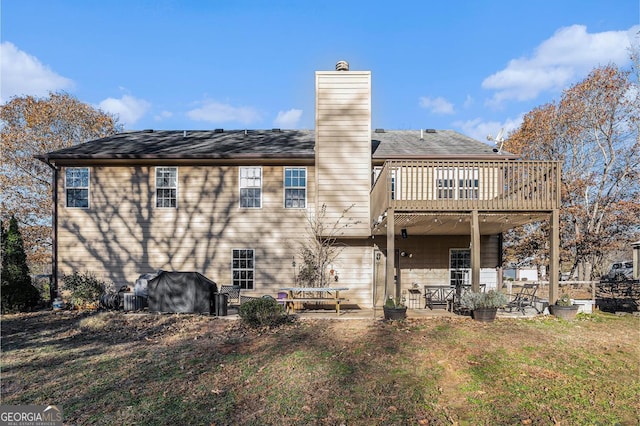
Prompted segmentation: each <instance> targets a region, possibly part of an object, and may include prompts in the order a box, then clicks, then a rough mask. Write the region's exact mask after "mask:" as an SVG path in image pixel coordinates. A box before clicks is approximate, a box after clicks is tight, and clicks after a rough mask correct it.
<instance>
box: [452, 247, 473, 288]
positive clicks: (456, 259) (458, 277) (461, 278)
mask: <svg viewBox="0 0 640 426" xmlns="http://www.w3.org/2000/svg"><path fill="white" fill-rule="evenodd" d="M470 272H471V250H470V249H468V248H464V249H462V248H461V249H457V248H452V249H450V250H449V274H450V275H449V276H450V284H451V285H460V284H462V285H467V284H469V275H470Z"/></svg>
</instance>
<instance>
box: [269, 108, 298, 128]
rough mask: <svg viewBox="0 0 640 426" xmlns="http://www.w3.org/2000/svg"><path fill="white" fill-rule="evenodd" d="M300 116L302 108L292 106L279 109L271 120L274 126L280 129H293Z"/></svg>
mask: <svg viewBox="0 0 640 426" xmlns="http://www.w3.org/2000/svg"><path fill="white" fill-rule="evenodd" d="M300 117H302V110H301V109H295V108H292V109H290V110H288V111H279V112H278V116H277V117H276V119H275V120H274V121H273V124H274V126H276V127H279V128H282V129H295V128H296V126H297V125H298V122H299V121H300Z"/></svg>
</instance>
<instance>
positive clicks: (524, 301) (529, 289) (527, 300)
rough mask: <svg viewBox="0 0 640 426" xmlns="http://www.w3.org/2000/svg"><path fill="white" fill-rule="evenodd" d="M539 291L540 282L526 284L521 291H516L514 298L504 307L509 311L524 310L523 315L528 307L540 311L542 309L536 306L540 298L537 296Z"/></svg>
mask: <svg viewBox="0 0 640 426" xmlns="http://www.w3.org/2000/svg"><path fill="white" fill-rule="evenodd" d="M537 291H538V284H524V285H523V286H522V288H521V289H520V291H519V292H518V293H516V295H515V296H514V298H513V300H512V301H510V302H509V303H507V305H506V306H505V307H504V308H503V309H504V310H508V311H509V312H512V311H513V310H514V309H515V310H517V311H520V312H522V315H524V314H525V312H524V311H525V310H526V309H527V308H528V307H531V308H533V309H535V310H536V312H537V313H540V310H539V309H538V307H537V306H536V301H537V300H538V299H537V297H536V292H537Z"/></svg>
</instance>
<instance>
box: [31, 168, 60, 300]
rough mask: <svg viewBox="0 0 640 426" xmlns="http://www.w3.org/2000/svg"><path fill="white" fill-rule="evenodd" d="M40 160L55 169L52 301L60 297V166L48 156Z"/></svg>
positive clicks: (52, 227) (52, 211) (52, 210)
mask: <svg viewBox="0 0 640 426" xmlns="http://www.w3.org/2000/svg"><path fill="white" fill-rule="evenodd" d="M36 158H37V159H38V160H40V161H42V162H43V163H45V164H47V165H48V166H49V167H50V168H51V170H52V171H53V182H52V183H51V190H52V192H53V205H52V206H51V282H50V287H49V293H50V295H51V302H52V303H53V299H54V297H58V170H59V169H58V168H57V167H56V166H55V165H53V164H52V163H51V161H50V159H49V157H47V156H37V157H36Z"/></svg>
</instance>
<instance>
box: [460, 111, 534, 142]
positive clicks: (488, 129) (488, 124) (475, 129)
mask: <svg viewBox="0 0 640 426" xmlns="http://www.w3.org/2000/svg"><path fill="white" fill-rule="evenodd" d="M523 118H524V114H521V115H520V116H518V117H516V118H507V119H506V120H505V121H504V122H502V123H500V122H499V121H482V120H481V119H479V118H476V119H474V120H467V121H457V122H455V123H453V124H454V125H455V126H456V127H458V128H460V129H461V130H462V133H463V134H465V135H467V136H469V137H470V138H473V139H476V140H479V141H482V142H485V143H488V144H490V145H491V144H493V142H491V141H488V140H487V136H488V135H493V137H496V136H497V134H498V133H499V132H500V129H504V137H506V136H507V135H508V134H509V132H511V131H513V130H516V129H517V128H518V127H520V125H521V124H522V120H523Z"/></svg>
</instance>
